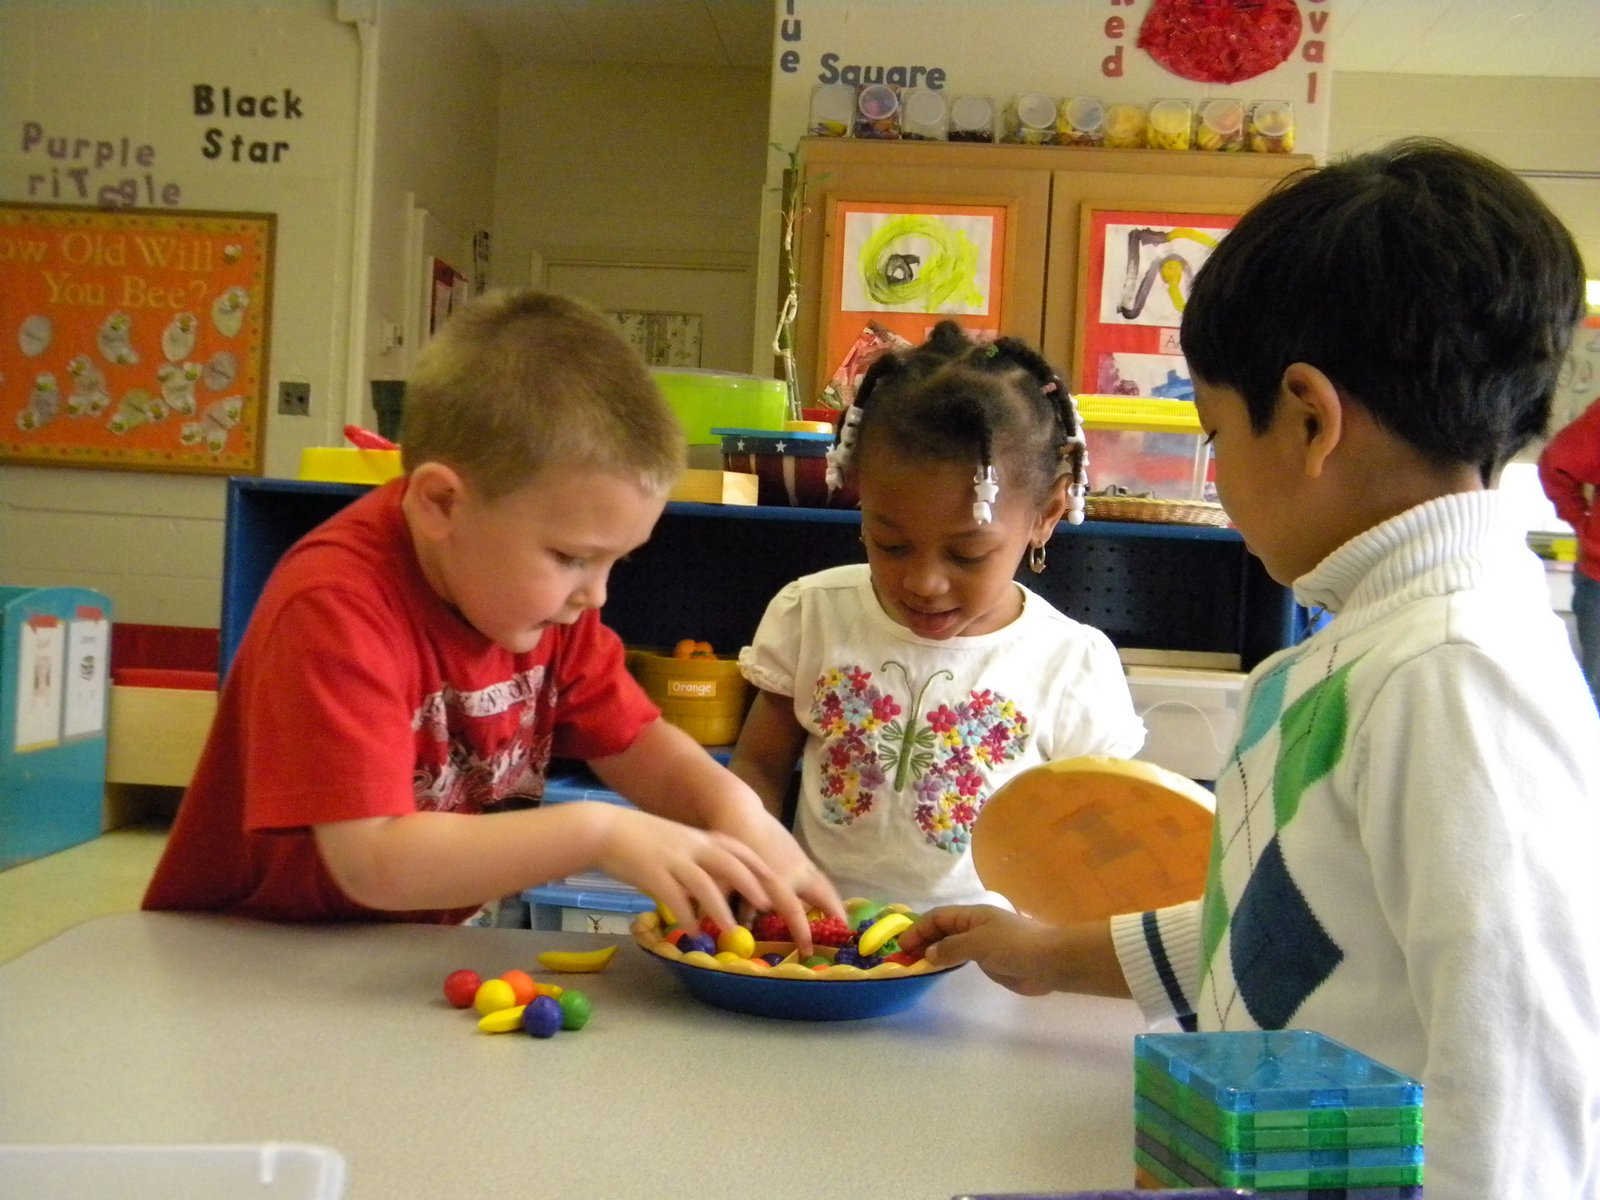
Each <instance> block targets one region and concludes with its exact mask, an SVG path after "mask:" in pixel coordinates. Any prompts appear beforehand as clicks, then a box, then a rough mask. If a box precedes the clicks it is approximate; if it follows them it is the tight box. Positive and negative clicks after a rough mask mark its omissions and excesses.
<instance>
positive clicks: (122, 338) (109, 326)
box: [96, 312, 139, 367]
mask: <svg viewBox="0 0 1600 1200" xmlns="http://www.w3.org/2000/svg"><path fill="white" fill-rule="evenodd" d="M96 340H97V342H98V344H99V346H100V355H101V357H102V358H104V359H105V360H106V361H107V362H108V363H115V364H116V365H117V366H119V367H131V366H132V365H133V364H134V363H136V362H138V361H139V352H138V351H137V350H135V349H134V348H133V318H132V317H130V316H129V315H128V314H127V313H125V312H114V313H110V314H108V315H107V316H106V319H105V320H104V321H101V322H100V333H99V336H98V338H97V339H96Z"/></svg>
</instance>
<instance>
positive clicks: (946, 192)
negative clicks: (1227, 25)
mask: <svg viewBox="0 0 1600 1200" xmlns="http://www.w3.org/2000/svg"><path fill="white" fill-rule="evenodd" d="M799 163H800V167H799V169H800V172H801V178H802V180H803V183H804V193H803V195H804V212H803V216H802V220H801V222H800V225H799V241H800V264H799V265H800V309H799V314H798V319H797V321H796V327H795V346H796V359H797V362H798V364H799V366H800V370H801V387H802V393H801V394H802V395H804V396H807V397H811V396H816V395H817V394H818V393H819V392H820V390H821V388H822V386H823V384H825V383H826V382H827V380H828V379H829V378H830V377H831V376H832V374H833V371H834V369H835V368H836V367H837V366H838V362H837V351H836V349H830V346H829V338H828V333H829V330H830V325H831V319H832V318H833V316H834V313H835V312H836V311H837V310H836V308H835V307H834V305H835V299H836V297H837V296H838V293H839V283H840V278H839V277H840V274H841V264H842V262H843V256H842V253H841V251H842V243H841V240H840V239H841V238H842V237H843V236H844V228H843V224H844V223H843V222H842V221H841V219H840V216H841V205H850V204H855V203H858V202H870V203H874V204H883V205H886V206H889V207H894V206H898V205H912V206H916V205H960V206H986V207H992V208H995V209H999V210H1003V213H1004V226H1005V237H1004V245H1003V246H1002V247H1001V248H1000V249H999V251H998V255H997V257H998V258H999V260H1000V261H999V263H998V272H997V275H996V280H997V283H998V289H997V290H998V292H999V295H1000V302H999V311H998V313H997V314H994V315H993V316H992V317H990V318H988V322H989V323H990V324H991V325H993V326H994V327H997V328H999V329H1000V331H1001V332H1003V333H1007V334H1011V335H1013V336H1016V337H1020V338H1023V339H1025V340H1027V341H1028V342H1030V343H1032V344H1033V345H1035V346H1038V347H1040V348H1041V349H1042V350H1043V351H1044V354H1045V357H1046V358H1048V359H1049V360H1050V361H1051V362H1052V363H1055V364H1056V365H1057V367H1058V368H1060V369H1062V370H1063V372H1064V373H1067V372H1068V371H1069V370H1070V368H1071V367H1072V366H1074V365H1075V363H1074V357H1075V351H1074V331H1075V329H1076V323H1077V318H1078V313H1077V308H1078V287H1079V263H1080V258H1081V255H1082V226H1083V212H1084V209H1085V207H1086V206H1089V207H1096V208H1126V209H1135V210H1153V211H1157V212H1175V213H1177V212H1196V211H1198V212H1233V213H1238V212H1242V211H1244V210H1245V209H1246V208H1248V207H1249V206H1250V205H1251V204H1252V203H1253V202H1254V201H1255V200H1256V199H1258V198H1259V197H1260V196H1262V195H1263V194H1265V193H1266V192H1267V191H1268V190H1269V189H1270V188H1271V186H1272V185H1273V184H1274V183H1275V182H1276V181H1278V180H1279V179H1281V178H1283V177H1284V176H1285V175H1288V174H1290V173H1292V172H1294V171H1296V170H1300V169H1302V168H1305V167H1308V166H1310V165H1312V160H1311V158H1310V157H1308V156H1305V155H1277V154H1218V153H1205V152H1201V151H1181V150H1177V151H1165V150H1104V149H1093V148H1086V147H1079V146H1018V145H982V144H972V143H954V142H911V141H898V142H897V141H867V140H860V141H857V140H853V139H849V138H806V139H804V140H803V141H802V143H801V147H800V160H799ZM851 316H852V319H853V320H854V323H855V324H856V326H857V327H859V325H860V317H861V314H860V313H852V314H851ZM1067 377H1068V378H1072V377H1073V375H1072V374H1068V376H1067Z"/></svg>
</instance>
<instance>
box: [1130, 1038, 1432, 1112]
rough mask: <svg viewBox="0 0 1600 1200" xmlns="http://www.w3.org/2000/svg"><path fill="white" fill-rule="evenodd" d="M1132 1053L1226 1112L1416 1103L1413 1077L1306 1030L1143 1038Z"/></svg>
mask: <svg viewBox="0 0 1600 1200" xmlns="http://www.w3.org/2000/svg"><path fill="white" fill-rule="evenodd" d="M1133 1048H1134V1055H1135V1056H1136V1057H1137V1058H1139V1059H1143V1060H1145V1061H1147V1062H1150V1063H1152V1064H1153V1065H1155V1066H1156V1067H1158V1068H1160V1069H1161V1070H1162V1071H1164V1072H1166V1073H1167V1074H1168V1075H1169V1076H1171V1077H1172V1079H1173V1080H1175V1081H1176V1082H1177V1083H1179V1084H1181V1085H1183V1086H1184V1087H1187V1088H1190V1089H1191V1090H1193V1091H1195V1092H1198V1093H1199V1094H1200V1095H1202V1096H1203V1097H1205V1098H1206V1099H1208V1100H1210V1101H1211V1102H1212V1103H1213V1104H1215V1105H1216V1106H1217V1107H1218V1108H1221V1109H1225V1110H1227V1111H1229V1112H1253V1111H1261V1110H1272V1109H1286V1108H1294V1109H1312V1108H1376V1107H1383V1108H1397V1107H1403V1106H1407V1105H1420V1104H1421V1103H1422V1085H1421V1084H1420V1083H1418V1082H1417V1081H1416V1080H1415V1079H1413V1078H1411V1076H1409V1075H1403V1074H1401V1073H1400V1072H1399V1071H1396V1070H1394V1069H1392V1068H1390V1067H1386V1066H1384V1065H1383V1064H1382V1063H1380V1062H1378V1061H1377V1060H1375V1059H1372V1058H1369V1057H1367V1056H1366V1055H1365V1054H1362V1053H1361V1052H1360V1051H1358V1050H1352V1049H1351V1048H1350V1047H1349V1046H1346V1045H1343V1044H1342V1043H1340V1042H1336V1041H1334V1040H1333V1039H1332V1038H1330V1037H1326V1036H1324V1035H1323V1034H1320V1033H1315V1032H1312V1031H1310V1030H1300V1029H1284V1030H1269V1031H1265V1032H1257V1031H1254V1030H1251V1031H1239V1032H1230V1033H1145V1034H1137V1035H1135V1037H1134V1039H1133Z"/></svg>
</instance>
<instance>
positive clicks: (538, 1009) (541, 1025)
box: [522, 996, 561, 1038]
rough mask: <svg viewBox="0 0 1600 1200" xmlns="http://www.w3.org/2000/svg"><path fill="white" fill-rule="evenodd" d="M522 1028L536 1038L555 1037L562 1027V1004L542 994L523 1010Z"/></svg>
mask: <svg viewBox="0 0 1600 1200" xmlns="http://www.w3.org/2000/svg"><path fill="white" fill-rule="evenodd" d="M522 1028H523V1029H524V1030H526V1031H527V1032H528V1033H529V1034H530V1035H531V1036H533V1037H536V1038H547V1037H554V1036H555V1035H556V1031H557V1030H558V1029H560V1028H561V1005H560V1004H558V1003H557V1002H556V1001H554V1000H552V999H550V997H549V996H540V997H539V998H538V999H536V1000H534V1001H533V1003H531V1004H529V1005H528V1007H527V1008H525V1009H523V1010H522Z"/></svg>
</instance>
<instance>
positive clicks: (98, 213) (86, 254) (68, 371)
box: [0, 204, 277, 475]
mask: <svg viewBox="0 0 1600 1200" xmlns="http://www.w3.org/2000/svg"><path fill="white" fill-rule="evenodd" d="M276 230H277V218H276V216H275V215H274V214H272V213H235V212H193V211H173V210H148V209H134V208H119V209H113V210H109V211H108V210H101V209H93V208H77V207H69V206H62V205H40V204H0V462H7V463H26V464H33V465H41V466H74V467H97V468H105V469H120V470H139V471H174V472H183V473H191V474H207V475H259V474H260V473H261V467H262V450H263V446H262V432H263V420H264V414H265V411H266V389H267V369H268V367H267V365H268V361H269V358H268V354H269V332H270V330H271V328H272V266H273V250H274V243H275V238H276Z"/></svg>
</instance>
